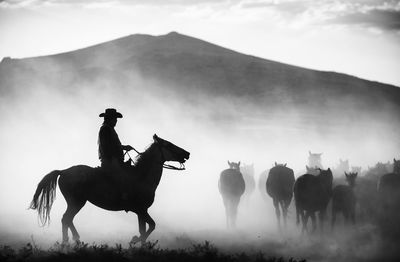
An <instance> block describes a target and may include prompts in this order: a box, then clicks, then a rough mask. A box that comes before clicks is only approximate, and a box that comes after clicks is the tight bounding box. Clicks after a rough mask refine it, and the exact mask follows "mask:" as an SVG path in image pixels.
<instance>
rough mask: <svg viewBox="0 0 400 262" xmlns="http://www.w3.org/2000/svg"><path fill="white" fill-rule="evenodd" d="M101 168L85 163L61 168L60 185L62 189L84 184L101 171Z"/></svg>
mask: <svg viewBox="0 0 400 262" xmlns="http://www.w3.org/2000/svg"><path fill="white" fill-rule="evenodd" d="M99 170H100V169H99V168H93V167H90V166H85V165H77V166H72V167H70V168H67V169H64V170H61V171H60V172H61V176H60V178H59V179H58V185H59V186H60V189H61V191H63V190H65V189H67V188H77V187H80V186H82V185H83V184H84V183H86V182H87V181H89V179H90V178H91V177H92V176H93V175H95V174H96V173H99Z"/></svg>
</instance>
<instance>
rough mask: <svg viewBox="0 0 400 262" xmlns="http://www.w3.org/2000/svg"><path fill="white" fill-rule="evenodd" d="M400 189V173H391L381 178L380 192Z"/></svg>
mask: <svg viewBox="0 0 400 262" xmlns="http://www.w3.org/2000/svg"><path fill="white" fill-rule="evenodd" d="M389 191H393V192H395V191H400V174H395V173H389V174H385V175H383V176H382V177H381V178H380V179H379V183H378V192H389Z"/></svg>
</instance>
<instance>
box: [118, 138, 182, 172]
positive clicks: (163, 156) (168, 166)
mask: <svg viewBox="0 0 400 262" xmlns="http://www.w3.org/2000/svg"><path fill="white" fill-rule="evenodd" d="M157 144H159V142H157ZM132 149H133V150H134V151H135V152H136V153H137V154H138V155H142V154H143V153H140V152H139V151H137V150H136V149H135V148H134V147H132ZM158 149H159V150H160V153H161V157H162V163H163V168H165V169H170V170H178V171H182V170H186V168H185V164H184V163H179V164H180V167H176V166H173V165H169V164H165V161H166V159H165V155H164V151H163V148H162V146H161V145H158ZM124 155H128V157H129V160H130V162H133V160H132V157H131V156H130V155H129V152H128V151H126V152H125V154H124Z"/></svg>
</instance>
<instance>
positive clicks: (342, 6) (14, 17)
mask: <svg viewBox="0 0 400 262" xmlns="http://www.w3.org/2000/svg"><path fill="white" fill-rule="evenodd" d="M170 31H177V32H179V33H182V34H187V35H190V36H193V37H197V38H200V39H203V40H206V41H209V42H212V43H215V44H218V45H221V46H224V47H227V48H230V49H234V50H236V51H239V52H242V53H246V54H251V55H255V56H259V57H263V58H266V59H271V60H276V61H280V62H285V63H289V64H294V65H299V66H303V67H307V68H312V69H318V70H329V71H336V72H342V73H346V74H351V75H355V76H358V77H361V78H365V79H369V80H375V81H379V82H384V83H390V84H394V85H397V86H400V74H399V73H398V72H399V68H400V59H399V58H400V1H399V0H392V1H390V0H389V1H386V0H352V1H344V0H318V1H311V0H146V1H137V0H129V1H128V0H85V1H83V0H0V57H5V56H10V57H14V58H22V57H31V56H38V55H47V54H53V53H59V52H65V51H70V50H75V49H78V48H82V47H86V46H90V45H93V44H97V43H100V42H104V41H108V40H112V39H115V38H119V37H123V36H126V35H130V34H136V33H144V34H152V35H160V34H166V33H168V32H170Z"/></svg>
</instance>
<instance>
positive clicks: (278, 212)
mask: <svg viewBox="0 0 400 262" xmlns="http://www.w3.org/2000/svg"><path fill="white" fill-rule="evenodd" d="M273 203H274V207H275V215H276V219H277V220H278V229H279V230H281V212H280V210H279V201H278V199H276V198H273Z"/></svg>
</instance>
